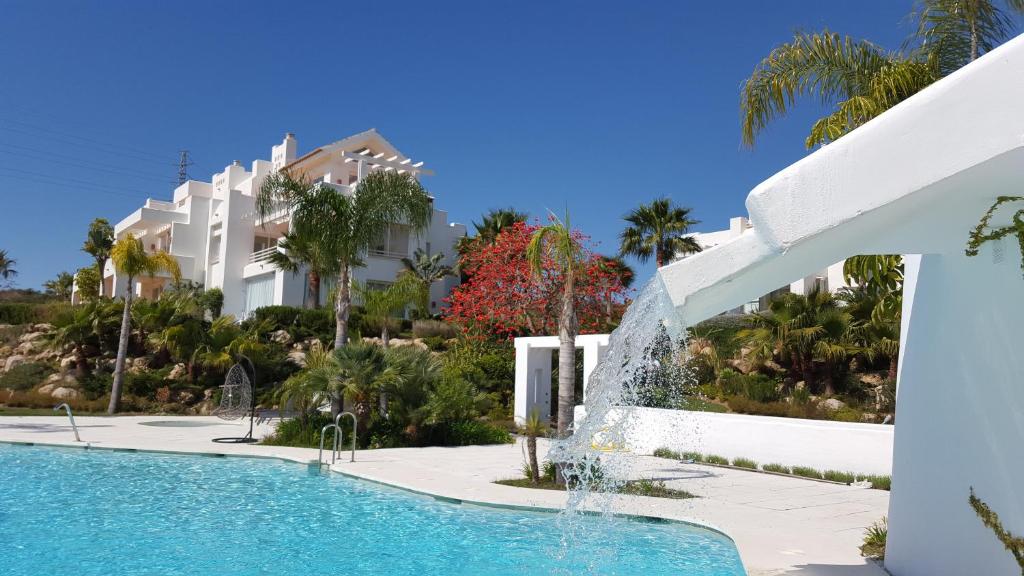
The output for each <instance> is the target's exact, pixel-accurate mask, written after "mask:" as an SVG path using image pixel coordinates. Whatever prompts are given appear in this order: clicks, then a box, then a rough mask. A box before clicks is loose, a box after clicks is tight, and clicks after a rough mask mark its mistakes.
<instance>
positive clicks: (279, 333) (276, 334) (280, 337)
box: [270, 330, 292, 346]
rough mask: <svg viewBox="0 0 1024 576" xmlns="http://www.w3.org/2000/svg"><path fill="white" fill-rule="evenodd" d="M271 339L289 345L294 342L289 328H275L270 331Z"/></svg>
mask: <svg viewBox="0 0 1024 576" xmlns="http://www.w3.org/2000/svg"><path fill="white" fill-rule="evenodd" d="M270 341H271V342H277V343H278V344H280V345H282V346H287V345H289V344H291V343H292V335H291V334H289V333H288V331H287V330H274V331H273V332H271V333H270Z"/></svg>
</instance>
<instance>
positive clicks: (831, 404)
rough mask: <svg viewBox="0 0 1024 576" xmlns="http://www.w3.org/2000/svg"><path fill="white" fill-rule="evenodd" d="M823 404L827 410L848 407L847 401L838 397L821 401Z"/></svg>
mask: <svg viewBox="0 0 1024 576" xmlns="http://www.w3.org/2000/svg"><path fill="white" fill-rule="evenodd" d="M821 406H822V407H823V408H825V409H826V410H839V409H840V408H846V403H845V402H843V401H842V400H839V399H838V398H828V399H827V400H824V401H823V402H822V403H821Z"/></svg>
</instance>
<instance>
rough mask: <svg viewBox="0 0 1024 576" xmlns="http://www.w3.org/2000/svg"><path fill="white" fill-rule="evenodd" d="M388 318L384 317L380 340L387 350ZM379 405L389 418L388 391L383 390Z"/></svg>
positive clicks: (389, 341)
mask: <svg viewBox="0 0 1024 576" xmlns="http://www.w3.org/2000/svg"><path fill="white" fill-rule="evenodd" d="M388 320H390V318H384V323H383V328H381V331H380V342H381V345H382V346H383V347H384V349H385V350H387V349H388V346H389V345H390V344H391V332H390V331H389V330H388ZM378 405H379V407H380V415H381V416H384V417H385V418H387V416H388V393H387V392H384V391H383V390H381V392H380V397H379V398H378Z"/></svg>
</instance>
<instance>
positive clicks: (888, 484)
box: [857, 475, 892, 491]
mask: <svg viewBox="0 0 1024 576" xmlns="http://www.w3.org/2000/svg"><path fill="white" fill-rule="evenodd" d="M857 480H858V481H860V482H870V483H871V487H872V488H874V489H875V490H885V491H889V490H891V489H892V477H891V476H881V475H878V476H876V475H867V476H858V477H857Z"/></svg>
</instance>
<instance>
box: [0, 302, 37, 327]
mask: <svg viewBox="0 0 1024 576" xmlns="http://www.w3.org/2000/svg"><path fill="white" fill-rule="evenodd" d="M34 322H36V313H35V305H33V304H19V303H6V302H5V303H0V324H32V323H34Z"/></svg>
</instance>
